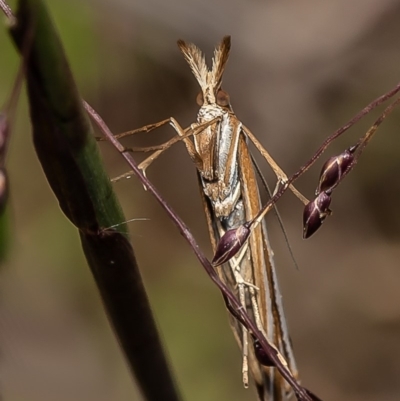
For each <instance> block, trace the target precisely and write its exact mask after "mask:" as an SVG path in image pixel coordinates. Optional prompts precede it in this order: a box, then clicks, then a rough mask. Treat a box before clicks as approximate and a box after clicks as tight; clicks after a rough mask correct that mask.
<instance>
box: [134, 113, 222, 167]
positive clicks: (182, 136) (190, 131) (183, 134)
mask: <svg viewBox="0 0 400 401" xmlns="http://www.w3.org/2000/svg"><path fill="white" fill-rule="evenodd" d="M218 118H219V117H217V118H214V119H213V120H211V121H207V122H205V123H203V124H197V123H195V124H192V125H191V126H190V127H188V128H186V129H185V130H184V129H183V128H182V127H181V126H180V125H179V123H178V122H177V121H176V120H175V119H174V118H173V117H171V118H170V124H171V126H172V128H173V129H174V130H175V131H176V132H177V134H178V139H177V140H174V138H172V139H171V140H170V141H169V143H168V142H167V144H168V145H167V146H166V147H164V148H162V149H159V150H157V151H155V152H154V153H152V154H151V155H150V156H149V157H148V158H147V159H145V160H144V161H143V162H142V163H140V164H139V168H140V169H142V170H143V172H145V171H146V169H147V168H148V167H149V166H150V164H151V163H152V162H153V161H154V160H155V159H157V157H159V156H160V155H161V153H163V152H164V151H165V150H167V149H168V148H169V147H170V146H172V145H173V143H175V142H173V140H174V141H178V140H182V141H183V142H184V143H185V145H186V149H187V151H188V153H189V156H190V158H191V159H192V161H193V163H194V164H195V165H196V167H197V169H198V170H199V171H202V169H203V162H202V160H201V159H200V156H199V154H198V153H197V151H196V149H195V147H194V144H193V142H192V141H191V140H190V139H189V138H188V137H189V136H192V135H198V134H199V133H200V132H202V131H203V130H204V129H206V128H207V127H209V126H210V125H212V124H214V123H215V122H216V121H217V120H218Z"/></svg>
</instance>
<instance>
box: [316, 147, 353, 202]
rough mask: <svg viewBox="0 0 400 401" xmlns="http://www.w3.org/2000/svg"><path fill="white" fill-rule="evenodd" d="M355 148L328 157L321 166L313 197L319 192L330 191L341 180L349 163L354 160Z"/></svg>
mask: <svg viewBox="0 0 400 401" xmlns="http://www.w3.org/2000/svg"><path fill="white" fill-rule="evenodd" d="M355 150H356V146H353V147H351V148H349V149H346V150H345V151H344V152H343V153H341V154H340V155H338V156H333V157H330V158H329V159H328V160H327V161H326V163H325V164H324V165H323V166H322V169H321V174H320V176H319V184H318V188H317V189H316V191H315V195H318V194H319V193H320V192H323V191H325V192H327V191H332V190H333V189H334V188H335V187H336V186H337V185H338V184H339V182H340V181H341V179H342V178H343V174H344V172H345V171H346V170H347V168H348V167H349V165H350V163H351V162H352V161H353V160H354V151H355Z"/></svg>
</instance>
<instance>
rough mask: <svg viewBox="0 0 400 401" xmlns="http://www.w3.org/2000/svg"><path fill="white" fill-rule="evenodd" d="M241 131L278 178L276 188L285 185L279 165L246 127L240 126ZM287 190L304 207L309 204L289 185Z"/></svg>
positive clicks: (285, 176)
mask: <svg viewBox="0 0 400 401" xmlns="http://www.w3.org/2000/svg"><path fill="white" fill-rule="evenodd" d="M242 130H243V132H244V134H245V135H246V136H247V137H248V138H249V139H250V141H251V142H253V144H254V146H255V147H256V148H257V150H258V151H259V152H260V153H261V155H262V156H263V157H264V159H265V160H266V161H267V162H268V164H269V165H270V166H271V168H272V170H273V171H274V173H275V175H276V177H277V178H278V184H277V188H279V186H280V185H285V184H286V182H287V181H288V177H287V175H286V174H285V173H284V171H283V170H282V169H281V168H280V167H279V165H278V164H277V163H276V162H275V160H274V159H273V158H272V156H271V155H270V154H269V152H268V151H267V150H266V149H265V148H264V146H263V145H262V144H261V143H260V142H259V141H258V139H257V138H256V137H255V136H254V135H253V133H252V132H251V131H250V130H249V129H248V128H247V127H245V126H244V125H242ZM289 189H290V190H291V191H292V192H293V194H294V195H295V196H297V198H299V199H300V201H301V202H302V203H304V204H305V205H306V204H307V203H308V202H309V200H308V199H307V198H306V197H305V196H303V194H302V193H301V192H300V191H298V190H297V189H296V188H295V187H294V185H292V184H290V186H289ZM275 191H276V190H275Z"/></svg>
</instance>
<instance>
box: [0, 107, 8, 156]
mask: <svg viewBox="0 0 400 401" xmlns="http://www.w3.org/2000/svg"><path fill="white" fill-rule="evenodd" d="M9 130H10V126H9V124H8V119H7V117H6V115H5V114H3V113H0V161H1V163H4V158H5V153H6V147H7V142H8V136H9Z"/></svg>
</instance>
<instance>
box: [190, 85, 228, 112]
mask: <svg viewBox="0 0 400 401" xmlns="http://www.w3.org/2000/svg"><path fill="white" fill-rule="evenodd" d="M204 99H206V101H204ZM196 103H197V104H198V105H199V106H200V107H202V106H204V105H205V104H206V105H207V104H217V105H218V106H220V107H224V108H227V109H231V102H230V98H229V95H228V93H227V92H225V91H224V90H222V89H217V92H216V93H214V92H213V93H212V95H211V96H210V93H207V94H206V96H204V93H203V91H200V92H199V93H198V95H197V97H196Z"/></svg>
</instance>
